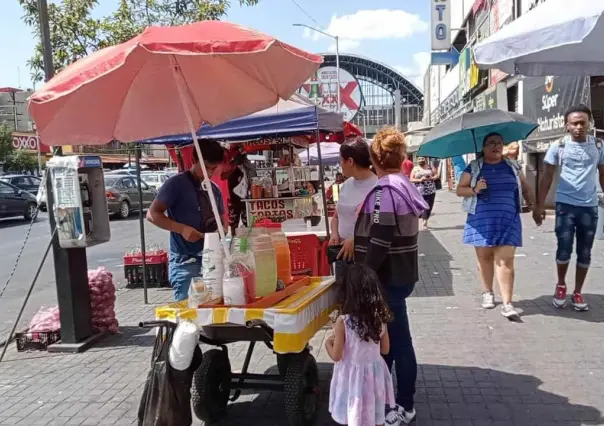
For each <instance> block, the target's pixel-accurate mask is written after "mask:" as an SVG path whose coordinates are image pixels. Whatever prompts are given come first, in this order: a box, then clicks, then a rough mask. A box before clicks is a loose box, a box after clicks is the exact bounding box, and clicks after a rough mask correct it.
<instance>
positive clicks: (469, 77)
mask: <svg viewBox="0 0 604 426" xmlns="http://www.w3.org/2000/svg"><path fill="white" fill-rule="evenodd" d="M459 72H460V75H459V87H460V91H461V93H460V95H461V96H462V97H463V96H465V95H466V94H468V93H469V92H470V91H471V90H473V89H475V88H477V87H479V86H480V85H481V83H482V81H483V77H484V76H485V73H486V72H487V71H484V70H480V69H479V68H478V66H476V63H475V62H474V55H473V54H472V49H471V48H469V47H467V48H465V49H464V50H462V52H461V54H460V56H459Z"/></svg>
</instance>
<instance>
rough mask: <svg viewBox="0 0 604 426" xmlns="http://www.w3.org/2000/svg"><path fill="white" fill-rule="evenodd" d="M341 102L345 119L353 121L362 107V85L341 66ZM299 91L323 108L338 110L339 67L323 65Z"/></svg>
mask: <svg viewBox="0 0 604 426" xmlns="http://www.w3.org/2000/svg"><path fill="white" fill-rule="evenodd" d="M339 77H340V103H341V104H342V108H341V112H342V115H343V116H344V120H346V121H352V119H353V118H354V117H355V116H356V115H357V113H358V112H359V109H360V107H361V99H362V98H363V95H362V93H361V85H360V84H359V81H358V80H357V79H356V78H355V77H354V76H353V75H352V74H350V73H349V72H348V71H346V70H343V69H342V68H340V75H339ZM299 92H300V93H301V94H302V95H304V96H305V97H307V98H308V99H310V100H311V101H312V102H313V103H315V104H316V105H318V106H320V107H321V108H323V109H327V110H329V111H332V112H337V111H338V109H339V108H338V69H337V68H336V67H331V66H327V67H321V68H319V70H318V71H317V72H316V74H315V75H314V76H312V77H311V78H310V79H309V80H308V81H307V82H306V83H304V84H303V85H302V87H301V88H300V90H299Z"/></svg>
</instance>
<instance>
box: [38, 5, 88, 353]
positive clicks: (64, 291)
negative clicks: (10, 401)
mask: <svg viewBox="0 0 604 426" xmlns="http://www.w3.org/2000/svg"><path fill="white" fill-rule="evenodd" d="M38 19H39V21H40V22H39V23H40V42H41V44H42V58H43V63H44V77H45V80H46V81H48V80H50V79H51V78H53V77H54V74H55V69H54V64H53V60H52V46H51V44H50V27H49V23H48V4H47V1H46V0H38ZM53 155H63V149H62V148H61V147H60V146H56V147H53ZM48 173H49V174H50V171H48ZM52 191H53V189H52V183H51V181H50V177H48V178H47V182H46V205H47V210H48V223H49V225H50V232H51V233H52V235H53V237H52V254H53V260H54V269H55V282H56V286H57V301H58V304H59V310H60V311H61V341H62V342H63V343H67V344H76V343H80V342H83V341H84V340H86V339H88V338H89V337H90V336H91V335H92V326H91V322H90V319H91V313H90V295H89V290H88V262H87V259H86V249H85V248H70V249H64V248H62V247H61V246H60V244H59V238H58V235H57V233H55V231H54V230H55V227H56V226H57V224H56V222H55V216H54V194H53V192H52ZM76 350H77V351H80V350H82V348H80V349H76ZM56 351H57V352H61V351H63V350H62V349H60V348H57V350H56ZM65 351H71V349H69V348H68V346H66V347H65Z"/></svg>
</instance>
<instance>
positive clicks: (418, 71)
mask: <svg viewBox="0 0 604 426" xmlns="http://www.w3.org/2000/svg"><path fill="white" fill-rule="evenodd" d="M430 59H431V57H430V52H417V53H415V54H414V55H413V65H412V66H411V67H409V66H402V65H396V66H394V69H395V70H397V71H398V72H400V73H401V74H402V75H404V76H405V77H407V78H408V79H409V80H410V81H412V82H413V83H414V84H415V85H416V86H417V87H419V88H420V89H422V90H423V87H424V75H425V74H426V70H427V69H428V67H429V66H430Z"/></svg>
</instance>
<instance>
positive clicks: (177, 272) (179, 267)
mask: <svg viewBox="0 0 604 426" xmlns="http://www.w3.org/2000/svg"><path fill="white" fill-rule="evenodd" d="M169 262H170V263H169V272H168V274H169V275H168V279H169V280H170V285H171V286H172V293H173V294H174V301H175V302H179V301H181V300H186V299H187V298H188V297H189V286H190V285H191V279H192V278H195V277H199V276H201V257H198V256H183V255H180V254H176V253H170V258H169Z"/></svg>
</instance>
